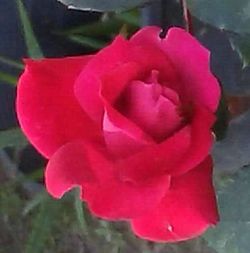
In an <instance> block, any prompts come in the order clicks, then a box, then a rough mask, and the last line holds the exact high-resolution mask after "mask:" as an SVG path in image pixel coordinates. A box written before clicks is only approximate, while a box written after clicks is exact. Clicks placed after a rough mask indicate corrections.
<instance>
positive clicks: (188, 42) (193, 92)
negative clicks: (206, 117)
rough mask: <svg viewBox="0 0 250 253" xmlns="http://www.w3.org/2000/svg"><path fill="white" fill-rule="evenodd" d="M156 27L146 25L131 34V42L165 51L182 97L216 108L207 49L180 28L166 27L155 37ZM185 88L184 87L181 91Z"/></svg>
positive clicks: (216, 86) (216, 92)
mask: <svg viewBox="0 0 250 253" xmlns="http://www.w3.org/2000/svg"><path fill="white" fill-rule="evenodd" d="M159 34H160V28H158V27H154V26H148V27H145V28H143V29H141V30H140V31H139V32H138V33H136V34H135V35H134V36H133V37H132V38H131V43H133V44H135V45H141V44H146V45H148V44H149V45H150V44H151V45H154V46H156V47H158V48H161V49H162V50H163V51H165V52H166V54H167V56H168V57H169V58H170V59H171V61H172V63H173V64H174V66H175V68H176V70H177V71H178V73H179V75H180V77H181V81H182V83H183V88H184V87H185V89H182V90H180V92H182V93H184V94H183V95H184V97H186V98H192V100H193V101H194V102H196V103H200V104H201V105H205V106H206V107H207V108H208V109H210V110H212V111H213V112H214V111H215V110H216V108H217V106H218V103H219V98H220V87H219V84H218V81H217V79H216V78H215V77H214V76H213V75H212V73H211V71H210V62H209V58H210V53H209V51H208V50H207V49H206V48H205V47H203V46H202V45H201V44H200V43H199V42H198V41H197V40H196V39H195V38H194V37H192V36H191V35H190V34H189V33H187V32H185V31H184V30H183V29H181V28H170V29H169V30H168V33H167V36H166V38H165V39H161V38H160V37H159ZM184 90H185V91H184Z"/></svg>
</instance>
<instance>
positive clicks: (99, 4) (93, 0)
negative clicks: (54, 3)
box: [58, 0, 149, 11]
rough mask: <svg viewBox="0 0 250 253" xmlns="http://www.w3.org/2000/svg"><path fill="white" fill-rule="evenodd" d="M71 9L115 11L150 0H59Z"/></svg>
mask: <svg viewBox="0 0 250 253" xmlns="http://www.w3.org/2000/svg"><path fill="white" fill-rule="evenodd" d="M58 1H59V2H61V3H63V4H65V5H67V6H68V8H70V9H79V10H96V11H114V10H126V9H131V8H133V7H136V6H140V5H143V4H145V3H147V2H149V0H106V1H105V0H58Z"/></svg>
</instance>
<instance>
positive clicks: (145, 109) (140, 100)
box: [116, 71, 183, 142]
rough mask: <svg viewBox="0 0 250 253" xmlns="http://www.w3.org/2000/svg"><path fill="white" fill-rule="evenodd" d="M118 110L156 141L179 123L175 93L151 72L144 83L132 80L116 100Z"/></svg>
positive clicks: (177, 102) (168, 133)
mask: <svg viewBox="0 0 250 253" xmlns="http://www.w3.org/2000/svg"><path fill="white" fill-rule="evenodd" d="M116 105H117V107H118V110H119V111H120V112H121V113H122V114H123V115H125V116H126V117H127V118H129V119H130V120H132V121H133V122H135V123H136V124H137V125H138V126H139V127H141V128H142V129H143V130H144V131H145V132H146V133H148V134H149V135H151V136H152V137H153V138H154V139H155V140H156V141H158V142H160V141H162V140H164V139H165V138H166V137H167V136H169V135H171V134H172V133H173V132H174V131H175V130H176V129H177V128H179V127H180V126H181V125H182V122H183V120H182V117H181V116H180V114H179V108H180V100H179V96H178V94H177V93H176V92H175V91H173V90H172V89H170V88H167V87H165V86H162V85H160V84H159V83H158V82H157V73H156V72H155V71H152V73H151V76H150V78H147V79H146V82H143V81H139V80H135V81H132V82H131V83H130V84H129V85H128V86H127V87H126V89H125V91H124V92H123V94H122V96H121V97H120V98H119V99H118V101H117V104H116Z"/></svg>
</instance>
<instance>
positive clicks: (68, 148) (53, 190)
mask: <svg viewBox="0 0 250 253" xmlns="http://www.w3.org/2000/svg"><path fill="white" fill-rule="evenodd" d="M95 180H96V176H95V174H94V172H93V171H92V169H91V167H90V164H89V161H88V154H87V150H86V149H85V146H84V145H83V143H81V142H73V143H68V144H66V145H64V146H62V147H61V148H59V149H58V150H57V152H56V153H55V154H54V155H53V156H52V157H51V159H50V160H49V163H48V165H47V167H46V171H45V184H46V188H47V191H48V192H49V193H50V194H51V195H52V196H53V197H55V198H61V197H62V196H63V194H64V193H65V192H67V191H69V190H70V189H72V188H73V187H76V186H78V187H80V188H81V187H82V185H83V184H85V183H91V182H92V183H93V182H95Z"/></svg>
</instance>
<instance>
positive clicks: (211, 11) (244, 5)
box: [187, 0, 250, 33]
mask: <svg viewBox="0 0 250 253" xmlns="http://www.w3.org/2000/svg"><path fill="white" fill-rule="evenodd" d="M187 2H188V7H189V9H190V10H191V13H192V14H193V15H194V16H196V17H197V18H199V19H200V20H201V21H203V22H205V23H208V24H211V25H213V26H216V27H218V28H221V29H226V30H229V31H234V32H237V33H248V32H250V2H249V0H237V1H236V0H187Z"/></svg>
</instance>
